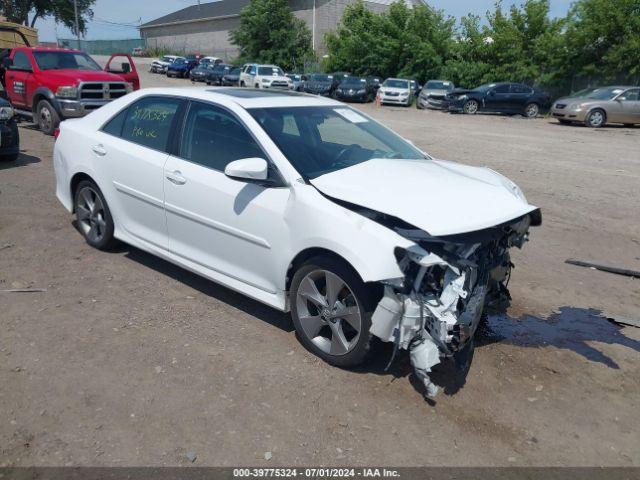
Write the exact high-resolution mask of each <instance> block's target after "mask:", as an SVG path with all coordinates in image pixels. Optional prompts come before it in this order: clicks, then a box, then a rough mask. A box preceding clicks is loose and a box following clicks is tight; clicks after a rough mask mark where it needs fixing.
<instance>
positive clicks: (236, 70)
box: [227, 68, 240, 75]
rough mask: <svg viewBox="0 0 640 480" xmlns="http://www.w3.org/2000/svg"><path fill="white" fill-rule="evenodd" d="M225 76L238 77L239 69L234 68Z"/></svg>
mask: <svg viewBox="0 0 640 480" xmlns="http://www.w3.org/2000/svg"><path fill="white" fill-rule="evenodd" d="M227 75H240V69H239V68H234V69H233V70H231V71H230V72H229V73H228V74H227Z"/></svg>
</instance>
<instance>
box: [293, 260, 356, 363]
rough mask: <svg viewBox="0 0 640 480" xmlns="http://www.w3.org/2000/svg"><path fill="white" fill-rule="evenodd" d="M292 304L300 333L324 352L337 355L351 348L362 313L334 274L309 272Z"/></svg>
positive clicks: (346, 286)
mask: <svg viewBox="0 0 640 480" xmlns="http://www.w3.org/2000/svg"><path fill="white" fill-rule="evenodd" d="M296 307H297V312H298V318H299V321H300V325H301V326H302V330H303V334H304V335H305V336H306V337H307V338H308V339H309V340H310V341H311V342H312V343H313V344H314V345H315V346H316V347H318V348H319V349H320V350H322V351H323V352H324V353H327V354H329V355H336V356H341V355H345V354H347V353H349V352H350V351H351V350H353V349H354V348H355V346H356V344H357V343H358V339H359V337H360V332H361V330H362V314H361V311H360V306H359V305H358V302H357V300H356V297H355V295H354V294H353V291H352V290H351V288H349V286H348V285H347V283H346V282H345V281H344V280H343V279H342V278H340V277H339V276H338V275H336V274H335V273H332V272H329V271H327V270H320V269H318V270H313V271H311V272H309V273H308V274H307V275H306V276H305V277H304V278H303V279H302V281H301V282H300V286H299V287H298V289H297V292H296Z"/></svg>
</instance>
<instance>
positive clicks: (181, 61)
mask: <svg viewBox="0 0 640 480" xmlns="http://www.w3.org/2000/svg"><path fill="white" fill-rule="evenodd" d="M173 63H174V64H176V65H182V64H184V63H187V61H186V60H185V59H184V58H182V57H180V58H176V59H175V60H174V61H173Z"/></svg>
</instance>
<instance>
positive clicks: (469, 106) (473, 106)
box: [465, 102, 478, 115]
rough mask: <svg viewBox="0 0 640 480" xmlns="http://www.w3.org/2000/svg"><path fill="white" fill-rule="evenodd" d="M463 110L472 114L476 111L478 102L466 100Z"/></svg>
mask: <svg viewBox="0 0 640 480" xmlns="http://www.w3.org/2000/svg"><path fill="white" fill-rule="evenodd" d="M465 111H466V112H467V113H470V114H472V115H473V114H474V113H476V112H477V111H478V104H477V103H476V102H467V104H466V105H465Z"/></svg>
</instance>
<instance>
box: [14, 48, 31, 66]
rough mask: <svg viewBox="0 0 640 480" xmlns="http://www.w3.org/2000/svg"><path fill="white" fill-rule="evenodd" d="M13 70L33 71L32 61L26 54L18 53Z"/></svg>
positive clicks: (15, 56)
mask: <svg viewBox="0 0 640 480" xmlns="http://www.w3.org/2000/svg"><path fill="white" fill-rule="evenodd" d="M13 69H14V70H31V61H30V60H29V57H28V56H27V54H26V53H24V52H16V54H15V55H14V56H13Z"/></svg>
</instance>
